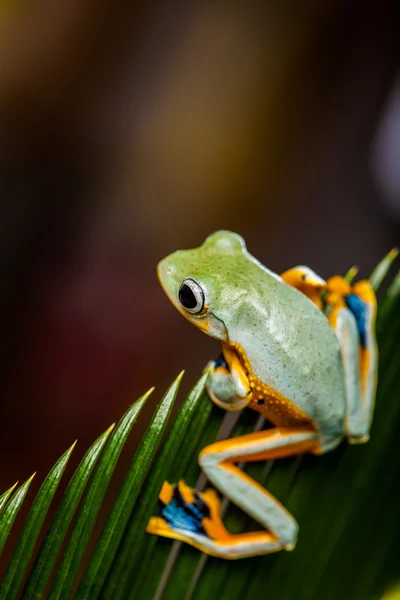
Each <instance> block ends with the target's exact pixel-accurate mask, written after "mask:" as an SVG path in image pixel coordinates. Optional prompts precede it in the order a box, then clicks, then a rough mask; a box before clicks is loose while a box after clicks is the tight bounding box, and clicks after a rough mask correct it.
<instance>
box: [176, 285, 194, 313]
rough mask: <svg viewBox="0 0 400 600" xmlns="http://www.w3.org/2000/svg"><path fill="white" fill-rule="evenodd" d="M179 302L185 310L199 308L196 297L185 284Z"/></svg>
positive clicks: (180, 292) (182, 286)
mask: <svg viewBox="0 0 400 600" xmlns="http://www.w3.org/2000/svg"><path fill="white" fill-rule="evenodd" d="M179 300H180V303H181V304H182V306H184V307H185V308H190V309H193V308H196V306H197V300H196V296H195V295H194V294H193V292H192V290H191V289H190V287H189V286H188V285H187V284H186V283H183V284H182V285H181V287H180V290H179Z"/></svg>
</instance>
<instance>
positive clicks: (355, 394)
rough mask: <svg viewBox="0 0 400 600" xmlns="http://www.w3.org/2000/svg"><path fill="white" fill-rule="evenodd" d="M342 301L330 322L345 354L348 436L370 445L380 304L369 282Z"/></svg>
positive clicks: (361, 285) (360, 283) (361, 282)
mask: <svg viewBox="0 0 400 600" xmlns="http://www.w3.org/2000/svg"><path fill="white" fill-rule="evenodd" d="M329 283H330V282H329V281H328V285H329ZM328 299H329V298H328ZM342 299H343V301H341V302H340V303H339V304H338V305H337V306H334V308H333V309H332V310H331V312H330V313H329V314H328V319H329V321H330V323H331V325H332V327H333V328H334V329H335V332H336V335H337V337H338V339H339V342H340V346H341V351H342V358H343V367H344V373H345V387H346V398H347V415H346V433H347V436H348V438H349V441H350V442H352V443H362V442H366V441H368V437H369V430H370V427H371V422H372V417H373V412H374V402H375V391H376V383H377V353H378V352H377V345H376V340H375V318H376V308H377V303H376V297H375V293H374V291H373V289H372V287H371V284H370V283H369V281H366V280H365V281H359V282H358V283H356V284H355V285H354V286H353V287H352V288H351V292H350V293H349V294H346V295H345V296H342Z"/></svg>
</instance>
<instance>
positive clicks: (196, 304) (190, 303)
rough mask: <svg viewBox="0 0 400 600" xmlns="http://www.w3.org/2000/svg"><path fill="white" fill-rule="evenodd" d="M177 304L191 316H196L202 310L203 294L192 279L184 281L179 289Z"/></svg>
mask: <svg viewBox="0 0 400 600" xmlns="http://www.w3.org/2000/svg"><path fill="white" fill-rule="evenodd" d="M178 296H179V302H180V303H181V304H182V306H183V308H184V309H185V310H187V311H188V312H190V313H192V315H198V314H199V313H201V312H202V311H203V309H204V302H205V298H204V292H203V290H202V289H201V287H200V286H199V284H198V283H196V281H195V280H194V279H185V280H184V281H183V283H182V285H181V287H180V288H179V294H178Z"/></svg>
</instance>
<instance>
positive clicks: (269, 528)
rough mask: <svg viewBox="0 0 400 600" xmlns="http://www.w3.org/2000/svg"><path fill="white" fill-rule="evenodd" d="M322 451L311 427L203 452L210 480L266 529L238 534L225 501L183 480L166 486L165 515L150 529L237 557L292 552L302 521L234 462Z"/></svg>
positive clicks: (151, 523)
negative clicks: (225, 514) (224, 515)
mask: <svg viewBox="0 0 400 600" xmlns="http://www.w3.org/2000/svg"><path fill="white" fill-rule="evenodd" d="M320 451H321V448H320V445H319V442H318V433H317V432H316V431H315V430H313V429H312V428H308V427H304V428H299V429H295V428H290V429H289V428H279V427H277V428H274V429H269V430H266V431H258V432H255V433H250V434H248V435H244V436H240V437H237V438H234V439H231V440H224V441H220V442H216V443H214V444H211V445H210V446H207V447H206V448H204V450H202V452H201V453H200V456H199V462H200V466H201V468H202V469H203V471H204V473H205V474H206V475H207V477H208V478H209V480H210V481H211V482H212V483H213V484H214V485H215V486H216V487H217V488H218V489H219V490H220V491H221V492H222V493H223V494H225V496H227V497H228V498H229V499H230V500H231V501H232V502H234V503H235V504H236V505H237V506H239V507H240V508H241V509H242V510H243V511H244V512H246V513H247V514H248V515H250V516H251V517H253V518H254V519H255V520H257V521H258V522H259V523H260V524H261V525H262V526H263V527H264V528H265V530H264V531H259V532H249V533H243V534H237V535H233V534H231V533H229V532H228V531H227V530H226V529H225V527H224V525H223V523H222V520H221V515H220V503H219V500H218V498H217V496H216V494H215V492H214V491H213V490H207V491H206V492H203V493H201V492H195V491H193V490H191V489H190V488H187V486H186V485H185V484H184V483H183V482H180V483H179V484H178V486H177V487H175V488H173V487H172V486H170V485H169V484H164V487H163V490H162V492H161V494H160V499H161V500H162V502H163V503H164V504H165V507H164V508H163V510H162V512H161V517H152V518H151V519H150V521H149V524H148V527H147V531H148V532H149V533H153V534H157V535H162V536H164V537H169V538H174V539H178V540H181V541H185V542H187V543H188V544H191V545H192V546H195V547H196V548H198V549H200V550H202V551H203V552H206V553H207V554H211V555H213V556H219V557H221V558H229V559H237V558H244V557H247V556H256V555H260V554H268V553H270V552H276V551H278V550H283V549H286V550H292V549H293V548H294V546H295V544H296V538H297V531H298V525H297V523H296V521H295V520H294V518H293V517H292V515H290V514H289V513H288V511H287V510H286V509H285V508H284V507H283V506H282V504H280V502H279V501H278V500H277V499H276V498H274V497H273V496H271V495H270V494H269V493H268V492H267V491H266V490H265V489H264V488H263V487H262V486H261V485H260V484H259V483H257V482H256V481H254V480H253V479H251V477H249V476H248V475H247V474H246V473H244V472H243V471H241V470H240V469H239V468H238V467H237V466H236V464H235V463H237V462H241V461H258V460H269V459H276V458H281V457H286V456H292V455H296V454H303V453H304V452H315V453H319V452H320Z"/></svg>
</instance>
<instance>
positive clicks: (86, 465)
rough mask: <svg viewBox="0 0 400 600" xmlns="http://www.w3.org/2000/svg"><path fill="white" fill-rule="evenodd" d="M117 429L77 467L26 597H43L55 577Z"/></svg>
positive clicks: (105, 434)
mask: <svg viewBox="0 0 400 600" xmlns="http://www.w3.org/2000/svg"><path fill="white" fill-rule="evenodd" d="M113 428H114V425H112V426H111V427H110V428H109V429H107V431H105V432H104V433H103V434H102V435H101V436H100V437H99V438H98V439H97V440H96V441H95V442H94V444H93V445H92V446H91V447H90V448H89V450H88V451H87V453H86V454H85V456H84V457H83V459H82V461H81V462H80V464H79V466H78V468H77V469H76V471H75V473H74V475H73V477H72V479H71V481H70V483H69V486H68V488H67V490H66V492H65V494H64V497H63V499H62V501H61V504H60V506H59V507H58V510H57V512H56V514H55V516H54V518H53V521H52V523H51V526H50V528H49V530H48V532H47V534H46V537H45V539H44V540H43V543H42V545H41V547H40V551H39V553H38V555H37V557H36V560H35V563H34V565H33V567H32V570H31V572H30V575H29V577H28V580H27V582H26V584H25V586H24V591H23V594H22V599H23V600H25V599H26V600H28V599H33V598H37V599H40V598H43V595H44V592H45V590H46V587H47V585H48V582H49V579H50V576H51V572H52V568H53V566H54V563H55V561H56V558H57V555H58V552H59V550H60V547H61V544H62V542H63V540H64V537H65V535H66V533H67V530H68V527H69V525H70V523H71V520H72V518H73V516H74V513H75V510H76V508H77V506H78V504H79V501H80V499H81V497H82V494H83V491H84V489H85V487H86V484H87V482H88V480H89V477H90V475H91V473H92V471H93V469H94V467H95V465H96V462H97V459H98V457H99V455H100V453H101V451H102V449H103V447H104V444H105V443H106V441H107V439H108V437H109V435H110V433H111V431H112V430H113Z"/></svg>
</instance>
